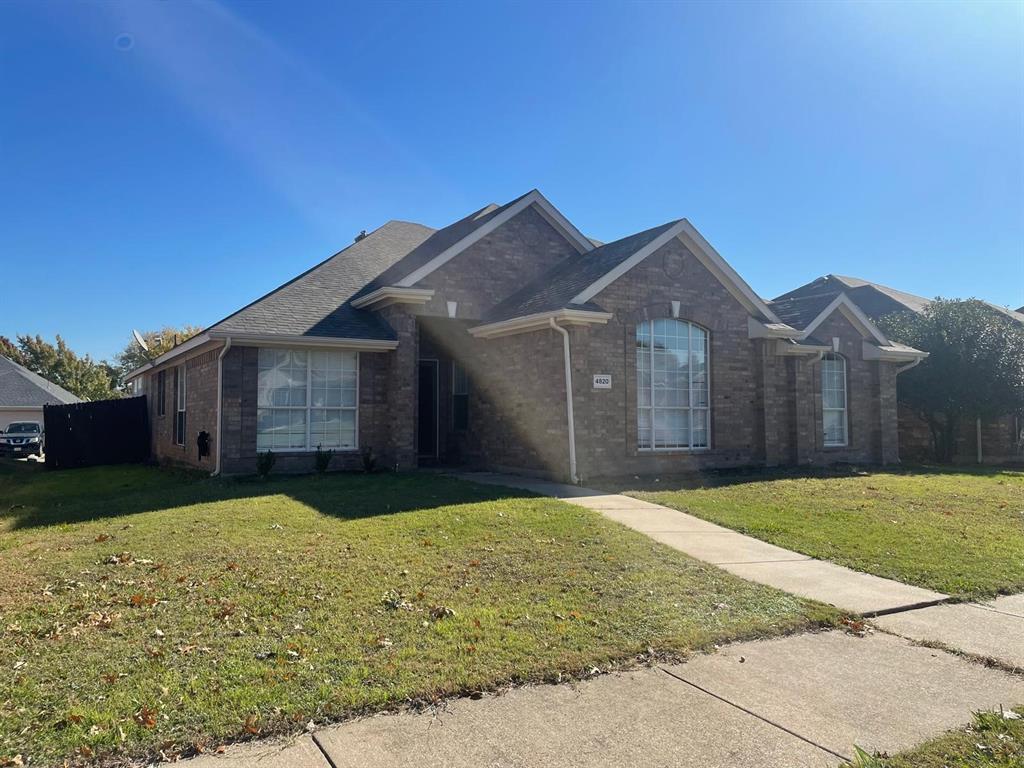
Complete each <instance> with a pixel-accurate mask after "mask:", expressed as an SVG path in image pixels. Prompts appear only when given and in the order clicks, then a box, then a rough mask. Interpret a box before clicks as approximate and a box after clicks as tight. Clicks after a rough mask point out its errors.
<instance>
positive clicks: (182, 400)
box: [174, 363, 188, 447]
mask: <svg viewBox="0 0 1024 768" xmlns="http://www.w3.org/2000/svg"><path fill="white" fill-rule="evenodd" d="M175 370H176V371H177V372H178V376H177V379H178V386H177V387H176V389H177V391H176V392H175V393H174V416H175V418H174V444H175V445H180V446H182V447H184V445H185V437H186V435H185V429H182V430H181V442H180V443H179V442H178V419H179V418H187V417H186V416H178V414H187V413H188V390H187V388H186V380H187V370H188V369H187V368H186V367H185V363H182V364H181V365H178V366H175ZM186 426H187V423H186Z"/></svg>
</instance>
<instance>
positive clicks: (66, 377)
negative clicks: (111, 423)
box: [4, 335, 120, 400]
mask: <svg viewBox="0 0 1024 768" xmlns="http://www.w3.org/2000/svg"><path fill="white" fill-rule="evenodd" d="M4 341H5V342H6V344H7V345H10V344H11V342H10V340H8V339H5V340H4ZM11 346H12V347H13V345H11ZM5 348H6V346H5ZM16 352H17V354H18V356H19V357H20V359H17V358H15V360H16V362H19V363H21V365H24V366H25V367H26V368H28V369H29V370H30V371H32V372H33V373H38V374H39V375H40V376H42V377H43V378H44V379H46V380H48V381H52V382H53V383H54V384H57V385H58V386H61V387H63V388H64V389H66V390H68V392H71V393H72V394H75V395H78V396H79V397H81V398H82V399H83V400H106V399H109V398H113V397H120V395H119V394H118V393H117V391H116V390H115V389H114V371H113V369H112V368H111V367H110V366H109V365H107V363H105V362H98V363H97V362H95V361H94V360H93V359H92V358H91V357H89V355H83V356H82V357H79V356H78V355H76V354H75V353H74V352H73V351H72V350H71V348H70V347H69V346H68V345H67V342H65V341H64V339H63V338H61V336H59V335H58V336H57V345H56V346H54V345H53V344H50V343H49V342H48V341H45V340H44V339H43V337H42V336H21V335H19V336H18V344H17V349H16ZM4 354H6V353H4Z"/></svg>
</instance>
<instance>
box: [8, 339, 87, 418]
mask: <svg viewBox="0 0 1024 768" xmlns="http://www.w3.org/2000/svg"><path fill="white" fill-rule="evenodd" d="M80 402H81V400H80V399H79V398H78V397H76V396H75V395H73V394H71V393H70V392H68V391H67V390H66V389H64V388H62V387H58V386H57V385H56V384H54V383H53V382H50V381H47V380H46V379H44V378H43V377H42V376H40V375H38V374H36V373H32V371H30V370H29V369H28V368H26V367H25V366H23V365H18V363H16V362H14V361H13V360H11V359H10V358H7V357H4V356H3V355H0V432H3V431H4V430H5V429H7V425H8V424H11V423H13V422H15V421H38V422H39V423H40V424H42V423H43V406H44V405H61V404H64V403H80Z"/></svg>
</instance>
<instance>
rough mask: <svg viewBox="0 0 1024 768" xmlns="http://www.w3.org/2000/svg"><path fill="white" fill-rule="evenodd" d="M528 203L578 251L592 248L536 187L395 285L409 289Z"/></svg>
mask: <svg viewBox="0 0 1024 768" xmlns="http://www.w3.org/2000/svg"><path fill="white" fill-rule="evenodd" d="M531 205H536V206H537V208H538V210H539V211H541V213H542V214H544V216H545V218H547V219H548V220H549V221H554V222H557V224H558V228H560V229H562V230H564V232H565V234H567V235H570V240H571V241H572V242H573V245H575V246H576V247H577V248H580V249H582V250H580V253H586V252H587V251H590V250H592V249H593V247H594V245H593V243H591V242H590V241H589V240H587V238H585V237H584V236H583V235H582V234H581V233H580V232H579V230H577V229H576V228H575V227H574V226H573V225H572V224H570V223H569V220H568V219H566V218H565V217H564V216H563V215H562V214H561V213H559V212H558V210H557V209H556V208H555V207H554V206H553V205H551V203H549V202H548V201H547V200H546V199H545V197H544V195H542V194H541V193H540V192H539V191H538V190H536V189H535V190H533V191H532V192H529V193H528V194H526V195H524V196H523V198H522V199H521V200H519V202H517V203H516V204H515V205H513V206H511V207H509V208H507V209H506V210H504V211H502V212H501V213H500V214H499V215H497V216H495V217H494V218H493V219H491V220H490V221H488V222H487V223H486V224H484V225H483V226H481V227H477V228H476V229H475V230H473V231H472V232H470V233H469V234H468V235H466V236H465V237H464V238H462V239H461V240H459V242H457V243H455V244H454V245H451V246H449V247H448V248H446V249H445V250H443V251H441V253H439V254H437V256H435V257H434V258H432V259H431V260H430V261H428V262H427V263H426V264H424V265H423V266H422V267H420V268H419V269H417V270H414V271H413V272H410V273H409V274H408V275H406V276H405V277H403V278H402V279H401V280H399V281H398V282H397V283H395V285H397V286H398V287H399V288H411V287H412V286H414V285H416V283H418V282H419V281H420V280H422V279H423V278H424V277H426V276H427V275H429V274H430V273H431V272H433V271H434V270H436V269H439V268H440V267H442V266H444V265H445V264H447V263H448V262H449V261H451V260H452V259H453V258H455V257H456V256H458V255H459V254H460V253H462V252H463V251H464V250H466V249H467V248H469V246H471V245H473V243H475V242H477V241H478V240H481V239H482V238H484V237H486V236H487V235H489V234H490V233H491V232H493V231H494V230H496V229H497V228H498V227H500V226H501V225H502V224H504V223H505V222H507V221H509V220H510V219H512V218H514V217H516V216H518V215H519V214H520V213H522V212H523V211H525V210H526V209H527V208H529V207H530V206H531Z"/></svg>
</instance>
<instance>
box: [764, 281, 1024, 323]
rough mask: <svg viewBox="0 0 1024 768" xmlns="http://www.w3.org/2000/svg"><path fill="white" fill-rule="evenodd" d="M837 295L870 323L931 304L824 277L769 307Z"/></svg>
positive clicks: (1021, 317) (1023, 319)
mask: <svg viewBox="0 0 1024 768" xmlns="http://www.w3.org/2000/svg"><path fill="white" fill-rule="evenodd" d="M840 293H845V294H846V295H847V296H849V297H850V299H852V300H853V303H854V304H856V305H857V306H858V307H860V309H861V311H863V312H864V314H865V315H867V316H868V317H870V318H871V319H872V320H878V319H879V318H881V317H884V316H885V315H890V314H893V313H895V312H905V311H908V310H909V311H911V312H922V311H924V308H925V307H927V306H928V305H929V304H930V303H931V299H926V298H924V297H923V296H917V295H915V294H913V293H907V292H906V291H898V290H896V289H895V288H890V287H889V286H887V285H882V284H881V283H872V282H871V281H870V280H863V279H861V278H859V277H849V276H848V275H825V276H824V277H819V278H818V279H817V280H812V281H811V282H809V283H807V284H806V285H801V286H800V287H799V288H795V289H794V290H792V291H790V292H789V293H784V294H783V295H782V296H779V297H778V298H777V299H775V300H774V301H773V302H772V303H771V306H772V308H773V309H775V308H776V306H777V302H784V301H787V300H790V299H796V298H809V297H815V296H828V298H829V300H830V301H831V300H832V299H834V298H835V297H836V296H838V295H839V294H840ZM826 304H827V302H826ZM985 304H987V305H988V306H990V307H992V309H994V310H996V311H998V312H1000V313H1001V314H1004V315H1006V316H1008V317H1010V318H1012V319H1013V320H1016V321H1017V322H1019V323H1024V314H1022V313H1021V312H1019V311H1016V312H1015V311H1014V310H1012V309H1007V308H1006V307H1000V306H999V305H998V304H993V303H991V302H989V301H986V302H985ZM776 314H779V313H778V311H776ZM780 317H781V315H780ZM812 319H813V318H812Z"/></svg>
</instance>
